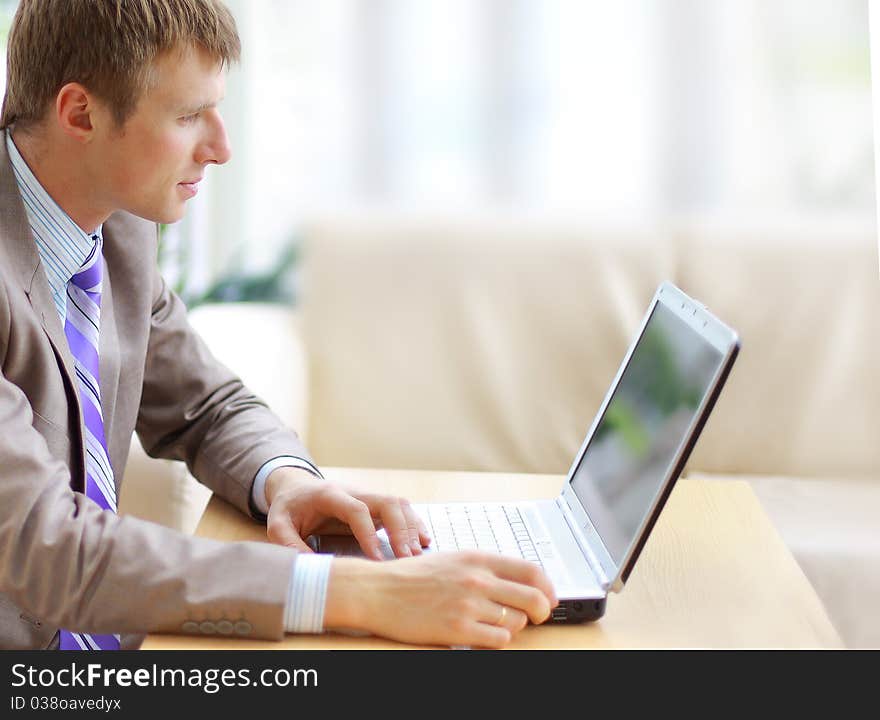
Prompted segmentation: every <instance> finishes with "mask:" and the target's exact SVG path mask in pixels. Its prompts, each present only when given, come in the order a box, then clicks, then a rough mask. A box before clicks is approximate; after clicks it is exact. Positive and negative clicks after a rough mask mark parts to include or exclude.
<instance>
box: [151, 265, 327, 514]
mask: <svg viewBox="0 0 880 720" xmlns="http://www.w3.org/2000/svg"><path fill="white" fill-rule="evenodd" d="M153 284H154V301H153V306H152V319H151V327H150V333H149V342H148V347H147V355H146V364H145V368H144V383H143V395H142V398H141V404H140V408H139V413H138V419H137V427H136V430H137V433H138V435H139V437H140V439H141V442H142V443H143V446H144V449H145V450H146V451H147V453H148V454H149V455H151V456H153V457H162V458H169V459H175V460H183V461H184V462H186V464H187V467H188V468H189V469H190V472H192V474H193V475H194V476H195V477H196V478H197V479H198V480H199V481H200V482H203V483H204V484H205V485H207V486H208V487H210V488H211V489H212V490H213V491H214V492H216V493H218V494H219V495H220V496H221V497H223V498H225V499H226V500H228V501H229V502H231V503H233V504H234V505H236V506H237V507H238V508H239V509H240V510H242V511H243V512H246V513H249V514H251V515H252V516H255V514H254V512H253V509H252V508H251V507H250V503H249V500H250V492H251V486H252V485H253V481H254V478H255V476H256V474H257V472H258V471H259V469H260V467H261V466H262V465H263V464H264V463H265V462H266V461H267V460H270V459H272V458H274V457H278V456H280V455H293V456H296V457H301V458H304V459H306V460H308V461H309V462H312V460H311V458H310V457H309V455H308V452H307V451H306V449H305V447H303V444H302V443H301V442H300V440H299V438H298V437H297V435H296V433H295V432H294V431H293V430H291V429H288V428H285V427H284V426H283V424H282V423H281V421H280V420H279V418H278V417H277V416H276V415H275V414H274V413H272V412H271V410H269V408H268V407H267V405H266V403H265V402H263V401H262V400H260V399H259V398H257V397H256V396H255V395H254V394H253V393H251V392H250V391H249V390H248V389H247V388H246V387H245V386H244V385H243V384H242V382H241V380H239V378H238V377H236V376H235V374H233V373H232V372H231V371H230V370H229V369H228V368H226V367H225V366H223V365H222V364H221V363H220V362H218V361H217V360H216V359H215V358H214V357H213V356H212V354H211V352H210V351H209V350H208V348H207V346H206V345H205V343H204V342H203V341H202V340H201V338H200V337H199V336H198V335H197V333H196V332H195V331H194V330H193V329H192V327H191V326H190V325H189V323H188V321H187V318H186V308H185V306H184V304H183V302H182V301H181V300H180V298H179V297H178V296H177V295H176V294H175V293H174V292H172V291H171V290H170V289H169V288H168V286H167V284H166V283H165V281H164V280H163V278H162V276H161V275H160V273H159V272H158V270H156V271H155V272H154V283H153ZM253 352H260V349H259V348H254V349H253Z"/></svg>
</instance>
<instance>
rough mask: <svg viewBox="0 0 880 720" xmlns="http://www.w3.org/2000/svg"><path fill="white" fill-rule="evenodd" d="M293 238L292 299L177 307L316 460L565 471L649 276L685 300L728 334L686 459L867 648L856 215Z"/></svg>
mask: <svg viewBox="0 0 880 720" xmlns="http://www.w3.org/2000/svg"><path fill="white" fill-rule="evenodd" d="M306 238H307V244H306V254H305V259H304V263H303V266H302V281H303V283H302V289H303V301H302V303H301V304H300V306H299V308H298V309H297V310H296V311H291V310H284V309H280V308H270V307H266V306H252V307H248V306H237V307H222V306H221V307H213V308H200V309H198V310H197V311H196V312H195V313H194V314H193V321H194V323H195V324H196V326H197V327H199V328H200V329H201V330H202V331H203V332H204V334H205V335H206V337H207V338H208V340H209V344H211V345H212V346H214V348H215V350H216V352H217V353H218V355H219V356H220V357H221V358H223V359H224V360H225V361H226V362H227V363H228V364H229V365H230V366H231V367H233V369H235V370H237V371H238V372H240V373H241V374H242V375H243V376H244V378H245V380H246V381H247V382H250V383H251V384H252V385H253V386H254V388H255V389H256V390H257V392H258V393H262V394H263V395H265V396H266V397H267V399H268V400H269V402H270V404H273V405H275V406H276V407H277V408H278V409H279V410H280V413H281V414H282V415H283V416H284V417H285V419H286V420H287V421H289V422H291V423H293V424H295V425H296V426H297V427H298V429H300V430H301V431H302V433H303V434H304V435H305V436H306V439H307V442H308V444H309V447H310V448H311V450H312V452H313V453H314V455H315V458H316V460H317V461H318V462H319V463H321V464H324V465H350V466H369V467H403V468H425V469H462V470H511V471H523V472H541V473H546V472H557V473H565V472H567V470H568V468H569V465H570V463H571V460H572V457H573V455H574V453H575V452H576V450H577V448H578V447H579V445H580V443H581V441H582V439H583V435H584V433H585V431H586V429H587V428H588V426H589V424H590V422H591V421H592V419H593V416H594V414H595V412H596V409H597V408H598V405H599V403H600V401H601V399H602V397H603V395H604V393H605V391H606V389H607V387H608V384H609V382H610V380H611V379H612V377H613V375H614V373H615V371H616V369H617V366H618V364H619V362H620V359H621V357H622V354H623V352H624V350H625V348H626V346H627V344H628V343H629V341H630V338H631V335H632V333H633V332H634V331H635V329H636V327H637V325H638V323H639V321H640V319H641V317H642V314H643V312H644V310H645V307H646V306H647V303H648V301H649V300H650V298H651V296H652V294H653V291H654V289H655V288H656V286H657V284H658V283H659V282H660V281H661V280H663V279H668V280H671V281H673V282H675V283H676V284H678V285H679V286H680V287H682V288H683V289H684V290H685V291H686V292H688V293H690V294H691V295H693V296H694V297H696V298H697V299H699V300H701V301H702V302H704V303H705V304H707V305H708V306H709V307H710V309H712V310H713V311H715V312H716V313H717V314H718V315H719V316H720V317H721V318H723V319H724V320H726V321H727V322H728V323H729V324H730V325H732V326H734V327H735V328H736V329H737V330H738V331H739V332H740V334H741V337H742V340H743V348H742V352H741V354H740V358H739V360H738V362H737V365H736V367H735V368H734V371H733V374H732V376H731V378H730V381H729V383H728V386H727V388H726V390H725V392H724V393H723V395H722V397H721V399H720V401H719V403H718V405H717V407H716V410H715V412H714V414H713V416H712V418H711V420H710V422H709V424H708V425H707V427H706V429H705V431H704V433H703V437H702V438H701V440H700V443H699V445H698V447H697V449H696V451H695V453H694V455H693V457H692V458H691V461H690V463H689V466H688V469H687V471H686V472H688V473H696V472H699V473H709V474H714V475H724V476H731V475H732V476H738V477H745V478H747V479H749V480H750V481H751V482H752V484H753V487H754V489H755V491H756V493H757V495H758V497H759V498H760V499H761V501H762V502H763V503H764V505H765V508H766V510H767V512H768V514H769V516H770V518H771V519H772V520H773V522H774V523H775V525H776V527H777V528H778V529H779V532H780V534H781V535H782V537H783V539H784V540H785V541H786V543H787V544H788V546H789V548H790V549H791V550H792V552H793V554H794V556H795V558H796V559H797V560H798V562H799V563H800V565H801V567H802V568H803V570H804V572H805V573H806V575H807V577H808V578H809V579H810V580H811V581H812V583H813V585H814V587H815V588H816V590H817V592H818V593H819V595H820V597H821V598H822V600H823V602H824V603H825V605H826V607H827V609H828V611H829V615H830V616H831V618H832V621H833V622H834V623H835V625H836V626H837V628H838V630H839V632H840V633H841V636H842V637H843V639H844V641H845V642H846V643H847V644H848V645H850V646H852V647H880V619H878V618H880V613H877V612H876V608H877V607H880V519H878V518H880V442H878V441H877V437H876V435H877V432H878V429H880V383H878V382H877V367H876V365H877V358H878V357H880V352H878V351H880V334H878V330H880V328H878V321H877V317H876V315H877V313H878V311H880V278H878V258H877V242H876V238H875V236H874V229H873V228H853V227H844V226H831V225H827V226H818V225H815V224H814V225H812V226H808V227H804V226H803V224H802V223H798V224H795V223H791V224H785V223H781V222H775V223H771V222H765V223H760V224H757V223H756V224H754V225H753V226H751V227H748V226H744V225H735V224H731V223H727V222H724V223H722V222H712V223H710V222H702V223H700V222H696V221H680V222H676V223H669V224H668V225H666V226H665V227H664V228H663V229H661V230H658V229H657V228H644V227H636V226H633V227H626V228H622V227H614V228H611V227H605V228H603V227H584V226H579V225H573V224H565V223H550V222H543V221H538V220H534V219H529V218H520V219H517V220H512V219H509V218H507V219H497V218H495V219H493V218H482V219H474V218H468V219H466V220H460V221H456V220H449V219H439V218H388V217H377V216H375V215H372V216H359V217H354V218H349V219H346V220H338V219H337V220H333V221H316V222H315V223H313V224H312V225H311V226H310V227H309V228H308V231H307V233H306ZM267 343H268V346H269V347H268V348H267V350H266V351H265V352H264V351H258V350H257V348H263V347H266V345H267ZM277 343H282V344H283V345H284V349H283V350H282V351H281V352H277V349H278V348H277V345H275V344H277ZM290 393H293V396H291V394H290ZM139 462H140V463H143V462H144V461H143V457H142V456H135V457H133V460H132V465H130V469H129V474H128V476H127V478H126V489H125V492H124V495H123V502H124V505H125V506H126V507H127V508H128V509H129V511H131V512H138V513H140V514H143V515H147V516H149V515H151V514H152V515H154V516H156V515H157V513H158V514H161V513H162V512H165V513H166V517H165V518H164V519H163V521H164V522H166V524H172V525H176V526H178V527H181V528H182V529H185V530H190V529H191V528H192V526H193V525H194V523H195V518H196V517H197V514H198V511H199V510H200V508H201V507H202V506H203V504H204V500H205V497H206V495H205V494H204V493H203V492H202V493H199V491H198V490H197V489H196V486H195V485H194V483H193V482H192V481H191V479H188V478H186V477H185V475H184V474H183V473H182V472H181V471H180V470H179V469H178V470H176V471H172V475H174V476H173V477H170V478H169V477H168V468H167V467H165V468H159V469H157V468H155V467H153V468H147V467H146V466H145V465H143V464H142V465H140V466H137V463H139ZM135 467H137V469H134V470H133V469H132V468H135ZM174 473H176V475H175V474H174ZM163 474H164V475H165V476H166V479H165V480H162V481H158V480H157V479H156V478H157V477H159V476H160V475H163ZM147 477H149V478H150V480H149V481H148V482H145V481H144V479H143V478H147ZM132 481H133V482H132ZM157 482H165V483H166V484H167V487H168V488H172V489H173V492H172V496H174V493H176V496H175V497H176V502H173V503H170V504H168V503H166V504H165V506H155V505H150V504H149V503H148V501H147V499H146V493H144V492H139V489H140V490H143V489H144V488H146V487H147V485H148V484H150V483H152V484H153V485H154V486H155V484H156V483H157ZM169 505H170V506H172V507H173V509H172V510H171V511H170V514H169V510H168V507H169ZM163 507H164V509H163ZM754 562H756V563H759V562H761V558H760V557H756V558H754Z"/></svg>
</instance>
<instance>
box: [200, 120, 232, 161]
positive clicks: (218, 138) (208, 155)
mask: <svg viewBox="0 0 880 720" xmlns="http://www.w3.org/2000/svg"><path fill="white" fill-rule="evenodd" d="M207 115H208V117H207V118H206V120H207V122H206V123H205V128H206V132H205V137H204V139H203V141H202V142H201V143H199V146H198V149H197V151H196V162H198V163H199V164H200V165H223V163H227V162H229V159H230V158H231V157H232V148H231V147H230V145H229V136H228V135H227V134H226V125H225V124H224V123H223V117H222V116H221V115H220V113H219V112H218V111H217V109H216V108H214V109H211V110H210V111H208V113H207Z"/></svg>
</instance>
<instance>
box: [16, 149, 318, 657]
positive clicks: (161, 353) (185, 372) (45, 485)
mask: <svg viewBox="0 0 880 720" xmlns="http://www.w3.org/2000/svg"><path fill="white" fill-rule="evenodd" d="M103 234H104V256H105V261H106V268H107V272H106V273H105V280H104V292H103V297H102V315H101V336H100V385H101V397H102V408H103V414H104V421H105V434H106V436H107V444H108V450H109V455H110V462H111V465H112V467H113V471H114V475H115V478H116V482H117V488H118V487H119V484H120V481H121V480H122V474H123V471H124V469H125V464H126V459H127V455H128V449H129V445H130V442H131V437H132V432H134V431H135V430H136V431H137V433H138V435H139V436H140V439H141V441H142V442H143V445H144V447H145V448H146V450H147V452H148V453H149V454H151V455H153V456H156V457H164V458H174V459H179V460H184V461H185V462H186V463H187V465H188V466H189V468H190V470H191V471H192V472H193V474H194V475H195V476H196V477H197V478H199V480H201V481H202V482H204V483H205V484H206V485H208V486H209V487H211V489H212V490H214V491H215V492H217V493H219V494H220V495H221V496H223V497H224V498H226V499H228V500H229V501H231V502H232V503H234V504H235V505H237V506H238V507H239V508H241V509H242V511H244V512H248V501H249V496H250V490H251V486H252V483H253V480H254V476H255V475H256V473H257V471H258V470H259V468H260V466H261V465H262V464H263V463H264V462H265V461H266V460H268V459H269V458H272V457H275V456H278V455H286V454H293V455H297V456H300V457H308V455H307V454H306V451H305V449H304V448H303V447H302V446H301V444H300V442H299V440H298V439H297V436H296V435H295V434H294V433H293V432H292V431H290V430H287V429H285V428H283V427H282V425H281V423H280V422H279V420H278V419H277V418H276V417H275V415H273V414H272V413H271V412H270V411H269V410H268V409H267V408H266V407H265V405H264V404H263V403H262V402H261V401H260V400H258V399H257V398H256V397H254V396H253V395H252V394H251V393H250V392H248V390H247V389H246V388H245V387H244V386H243V385H242V383H241V382H240V381H239V380H238V379H237V378H236V377H235V376H234V375H233V374H232V373H231V372H230V371H229V370H228V369H226V368H224V367H223V366H222V365H220V364H219V363H218V362H217V361H216V360H215V359H214V358H213V357H212V356H211V354H210V352H209V351H208V350H207V348H206V346H205V345H204V344H203V343H202V342H201V341H200V339H199V338H198V337H197V335H196V334H195V333H194V332H193V330H192V329H191V328H190V327H189V325H188V324H187V320H186V317H185V308H184V306H183V304H182V303H181V301H180V299H179V298H178V297H177V296H176V295H175V294H174V293H172V292H171V291H170V290H169V288H168V287H167V286H166V284H165V282H164V281H163V280H162V278H161V276H160V274H159V272H158V270H157V267H156V252H157V232H156V226H155V225H154V224H152V223H149V222H146V221H144V220H141V219H139V218H136V217H134V216H132V215H128V214H125V213H117V214H115V215H113V216H112V217H111V218H110V219H108V220H107V222H106V223H105V224H104V232H103ZM0 370H2V373H0V648H3V649H15V648H44V647H51V646H53V644H54V643H55V637H56V633H57V631H58V628H60V627H63V628H67V629H70V630H78V631H83V632H96V633H111V632H116V633H122V634H123V635H124V637H123V648H133V647H137V646H138V645H139V644H140V641H141V639H142V635H143V634H144V633H148V632H157V631H158V632H161V631H167V632H181V631H187V630H193V631H196V630H197V629H198V623H202V622H204V621H206V620H211V621H214V622H215V623H216V622H217V621H221V620H228V621H229V622H228V623H223V624H222V625H221V626H220V627H221V628H223V629H224V631H229V630H230V629H232V632H234V633H239V634H242V635H251V636H254V637H262V638H279V637H280V636H281V635H282V633H283V611H284V605H285V601H286V596H287V587H288V581H289V578H290V574H291V572H292V568H293V563H294V561H295V557H296V553H295V552H293V551H292V550H290V549H287V548H282V547H278V546H273V545H269V544H265V543H217V542H214V541H208V540H204V539H199V538H192V537H189V536H185V535H183V534H180V533H177V532H175V531H172V530H169V529H167V528H163V527H160V526H158V525H155V524H152V523H148V522H145V521H142V520H138V519H135V518H131V517H117V516H116V515H114V514H112V513H108V512H102V511H101V510H100V509H99V508H98V506H97V505H96V504H94V503H93V502H91V501H90V500H88V499H87V498H86V497H85V495H84V494H83V488H84V481H85V461H84V452H83V430H82V419H81V410H80V406H79V399H78V393H77V389H76V383H75V376H74V371H73V360H72V357H71V355H70V350H69V348H68V345H67V341H66V338H65V336H64V330H63V327H62V324H61V320H60V318H59V316H58V311H57V310H56V308H55V305H54V303H53V302H52V297H51V294H50V290H49V285H48V282H47V280H46V276H45V273H44V271H43V268H42V265H41V262H40V258H39V255H38V253H37V248H36V245H35V242H34V240H33V237H32V235H31V231H30V228H29V226H28V222H27V217H26V215H25V210H24V205H23V204H22V200H21V198H20V196H19V193H18V188H17V185H16V182H15V178H14V176H13V173H12V168H11V165H10V161H9V156H8V153H7V151H6V144H5V143H3V142H0ZM193 623H195V624H193Z"/></svg>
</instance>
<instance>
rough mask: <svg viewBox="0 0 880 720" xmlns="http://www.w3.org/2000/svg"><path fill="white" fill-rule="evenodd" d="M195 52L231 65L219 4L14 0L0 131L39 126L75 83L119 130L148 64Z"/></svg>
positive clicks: (197, 0)
mask: <svg viewBox="0 0 880 720" xmlns="http://www.w3.org/2000/svg"><path fill="white" fill-rule="evenodd" d="M190 46H199V47H201V48H202V49H203V50H205V51H206V52H207V53H208V54H209V55H210V56H211V57H212V58H214V59H216V60H217V61H218V63H220V64H221V65H223V66H228V65H229V64H230V63H232V62H237V61H238V59H239V55H240V52H241V44H240V41H239V38H238V32H237V30H236V27H235V20H234V19H233V17H232V14H231V13H230V12H229V10H228V9H227V8H226V6H225V5H224V4H223V3H222V2H221V1H220V0H21V4H20V5H19V7H18V10H17V11H16V13H15V18H14V19H13V21H12V27H11V29H10V32H9V41H8V48H7V68H6V97H5V98H4V99H3V111H2V115H0V128H6V127H9V126H10V125H12V124H13V123H15V124H16V126H17V127H21V128H25V129H26V128H27V127H28V126H32V125H36V124H39V123H40V122H42V120H43V119H44V117H45V114H46V112H47V110H48V109H49V107H50V105H51V104H52V103H54V101H55V98H56V96H57V94H58V91H59V90H61V88H62V87H64V85H66V84H67V83H70V82H78V83H80V84H82V85H83V86H84V87H85V88H87V89H88V90H89V91H90V92H92V93H94V94H95V96H96V97H98V98H99V99H100V100H101V101H103V102H105V103H107V104H108V105H109V107H110V108H111V109H112V112H113V116H114V119H115V120H116V123H117V124H118V125H119V126H122V125H123V124H124V122H125V120H126V119H127V118H128V117H129V116H130V115H131V113H132V112H134V109H135V107H136V106H137V102H138V100H139V99H140V97H141V94H142V93H143V91H144V90H145V89H146V88H147V87H148V84H149V82H150V70H151V67H152V64H153V61H154V60H155V59H156V58H157V57H158V56H159V55H161V54H163V53H165V52H169V51H184V50H185V49H187V48H188V47H190Z"/></svg>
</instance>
